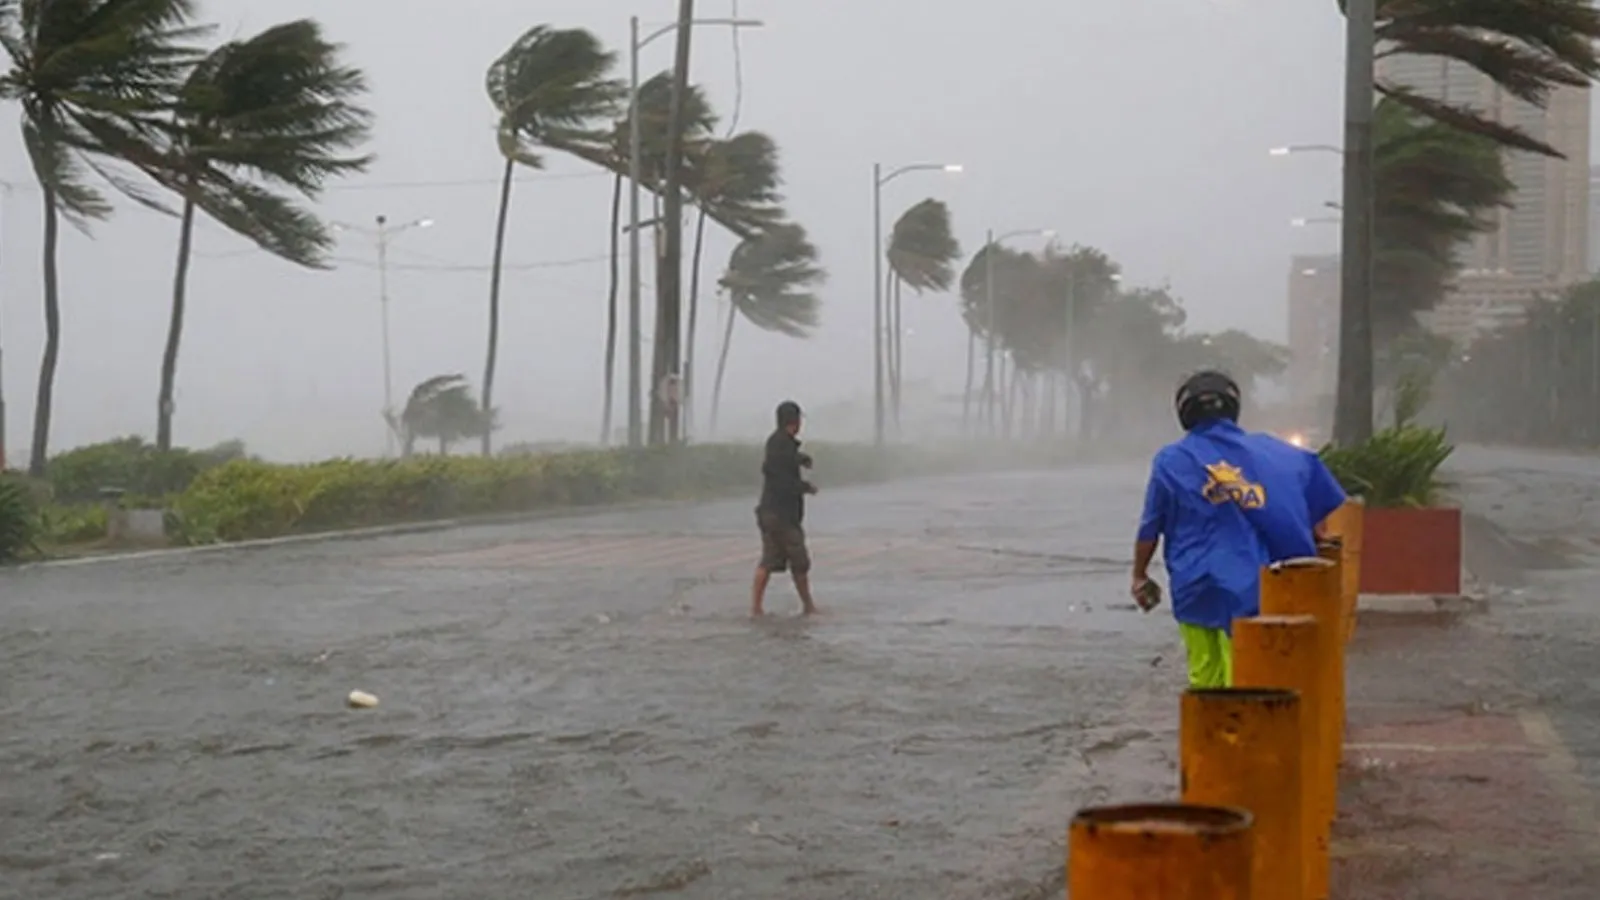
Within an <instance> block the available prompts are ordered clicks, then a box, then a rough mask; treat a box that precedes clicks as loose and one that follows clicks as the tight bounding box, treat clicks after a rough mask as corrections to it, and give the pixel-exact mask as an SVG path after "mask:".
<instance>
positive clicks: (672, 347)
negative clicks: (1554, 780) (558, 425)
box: [650, 0, 694, 444]
mask: <svg viewBox="0 0 1600 900" xmlns="http://www.w3.org/2000/svg"><path fill="white" fill-rule="evenodd" d="M693 36H694V0H678V33H677V35H676V37H677V39H678V42H677V43H678V48H677V55H676V57H675V59H674V62H673V67H672V100H671V105H670V107H669V112H668V115H667V158H666V171H665V172H664V173H663V174H662V181H663V184H662V210H661V218H662V222H661V226H662V242H661V243H662V247H661V259H660V263H659V267H658V269H657V273H656V341H655V348H654V352H653V353H652V354H651V356H652V361H653V365H652V366H651V379H650V383H651V384H653V385H654V384H660V383H661V381H662V379H663V378H666V377H667V376H668V375H676V374H677V373H678V372H679V371H681V370H682V368H683V366H682V362H681V360H680V356H681V355H682V332H683V329H682V324H681V323H682V320H683V316H682V312H683V188H682V184H683V131H684V121H683V113H684V109H683V107H684V98H685V97H686V96H687V95H688V92H689V50H690V39H691V38H692V37H693ZM668 414H669V409H668V405H667V404H665V403H663V402H662V400H661V397H660V395H659V392H657V391H652V392H651V395H650V443H652V444H660V443H662V442H663V441H665V440H666V439H667V435H669V434H675V433H676V432H677V429H676V428H675V427H672V428H669V427H667V421H666V417H667V415H668ZM670 414H672V415H677V412H676V410H672V411H671V412H670Z"/></svg>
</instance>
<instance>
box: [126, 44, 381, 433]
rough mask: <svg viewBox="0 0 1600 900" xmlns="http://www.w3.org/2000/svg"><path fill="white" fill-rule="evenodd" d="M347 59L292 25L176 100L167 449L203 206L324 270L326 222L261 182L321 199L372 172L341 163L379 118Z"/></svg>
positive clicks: (223, 58) (160, 413)
mask: <svg viewBox="0 0 1600 900" xmlns="http://www.w3.org/2000/svg"><path fill="white" fill-rule="evenodd" d="M339 52H340V47H339V46H338V45H336V44H331V43H329V42H327V41H325V40H324V39H323V37H322V29H321V27H320V26H319V25H318V24H317V23H316V22H313V21H310V20H306V19H302V20H299V21H296V22H289V23H286V24H283V25H278V26H276V27H273V28H269V29H267V30H266V31H263V32H262V33H261V34H259V35H257V36H255V37H253V38H251V39H249V40H246V41H233V42H230V43H227V44H223V45H222V46H221V47H218V48H216V49H215V50H213V51H211V52H210V53H208V54H207V55H206V56H205V58H204V59H201V60H200V61H199V62H198V63H196V64H195V66H194V69H193V70H192V71H191V72H190V73H189V78H188V80H187V81H185V82H184V84H183V86H182V88H181V90H180V91H179V93H178V98H177V105H176V110H175V116H174V126H175V127H174V128H173V129H172V143H171V146H170V147H169V148H168V153H167V155H166V158H165V159H163V160H162V161H161V163H160V165H159V168H153V167H147V170H148V171H150V172H151V174H152V175H154V176H155V177H156V178H157V180H159V181H160V182H161V183H162V184H164V185H166V186H167V187H169V188H171V189H172V190H174V191H176V192H177V193H178V194H179V195H180V196H181V197H182V198H183V218H182V226H181V230H180V232H179V237H178V264H177V272H176V274H175V276H174V277H173V285H172V316H171V322H170V324H169V326H168V329H167V346H166V351H165V353H164V354H163V355H162V359H161V390H160V396H159V397H158V401H157V412H156V448H157V449H159V450H167V449H170V448H171V446H172V411H173V405H172V394H173V385H174V383H175V381H176V379H177V369H178V348H179V343H180V341H181V339H182V335H183V317H184V304H185V299H186V297H185V291H186V286H187V282H188V274H189V257H190V249H191V247H192V246H193V237H194V219H195V210H196V208H199V209H200V210H201V211H203V212H205V213H206V214H207V215H209V216H210V217H211V218H213V219H215V220H216V221H218V222H220V223H222V224H223V225H224V226H226V227H227V228H228V229H230V230H232V231H233V232H235V233H237V234H240V235H242V236H244V237H246V238H249V239H250V240H252V241H254V242H255V243H256V244H257V245H258V246H259V247H261V248H262V249H263V250H266V251H267V252H268V253H271V254H273V255H274V256H277V257H279V258H281V259H286V260H288V261H289V262H292V263H295V264H296V265H301V266H306V267H308V268H321V267H322V266H323V265H324V259H325V254H326V251H327V250H328V248H329V247H330V246H331V245H332V238H331V237H330V236H329V234H328V232H327V230H326V229H325V228H324V227H323V225H322V223H321V222H319V221H318V220H317V217H316V216H315V215H313V214H312V213H310V212H309V211H307V210H305V209H302V208H301V207H299V206H297V205H296V204H295V203H294V202H293V201H292V200H290V199H289V198H286V197H283V196H280V195H278V194H275V193H272V192H271V191H269V190H267V189H265V188H263V187H261V186H259V185H257V184H255V183H253V182H252V181H251V179H252V178H258V179H261V180H262V181H266V182H268V183H269V184H272V185H275V186H283V187H286V188H289V189H291V190H293V191H295V192H297V193H299V194H301V195H303V196H305V197H308V198H312V199H314V198H316V197H317V196H318V194H319V193H320V192H321V189H322V184H323V182H324V181H325V180H326V179H328V178H330V177H334V176H338V175H344V174H347V173H351V172H359V171H362V170H363V169H365V168H366V167H367V164H368V163H369V161H370V160H371V157H369V156H345V155H342V151H345V150H348V149H350V148H353V147H355V146H357V145H359V144H361V143H362V142H364V141H365V140H366V139H367V136H368V133H369V130H370V122H371V119H372V117H371V114H370V113H368V112H367V111H366V110H365V109H363V108H361V107H360V106H357V105H355V103H354V102H352V101H353V99H354V98H356V97H358V96H359V95H361V94H362V93H364V92H365V91H366V84H365V79H364V78H363V76H362V74H361V73H360V72H359V71H358V70H356V69H352V68H349V67H346V66H343V65H341V64H340V62H339V59H338V56H339Z"/></svg>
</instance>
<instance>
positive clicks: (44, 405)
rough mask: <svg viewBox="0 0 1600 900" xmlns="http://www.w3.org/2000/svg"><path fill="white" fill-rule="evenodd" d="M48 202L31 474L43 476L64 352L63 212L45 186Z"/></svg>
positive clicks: (43, 187) (44, 193)
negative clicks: (59, 260)
mask: <svg viewBox="0 0 1600 900" xmlns="http://www.w3.org/2000/svg"><path fill="white" fill-rule="evenodd" d="M41 188H42V194H43V198H42V199H43V203H44V357H43V358H42V359H41V360H40V361H39V393H38V396H37V397H36V398H35V399H34V406H33V448H32V451H33V452H32V456H31V457H30V458H29V460H28V474H29V475H31V476H33V477H34V478H43V477H44V475H45V467H46V464H47V462H48V458H49V455H50V412H51V404H52V403H53V402H54V398H55V386H56V360H57V358H59V357H60V355H61V293H60V290H61V285H60V281H59V279H58V278H57V273H56V245H57V243H58V242H59V239H60V231H61V222H60V214H59V213H58V212H57V210H56V192H55V191H54V190H52V189H50V188H49V187H48V186H43V185H42V186H41Z"/></svg>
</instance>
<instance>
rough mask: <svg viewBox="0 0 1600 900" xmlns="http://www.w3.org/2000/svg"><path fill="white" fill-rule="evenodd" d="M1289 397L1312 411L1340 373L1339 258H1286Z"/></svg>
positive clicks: (1327, 394)
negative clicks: (1287, 272)
mask: <svg viewBox="0 0 1600 900" xmlns="http://www.w3.org/2000/svg"><path fill="white" fill-rule="evenodd" d="M1288 298H1289V317H1288V318H1289V371H1288V383H1289V396H1290V401H1291V402H1292V403H1294V404H1295V405H1296V406H1299V407H1301V408H1303V409H1310V408H1312V407H1313V406H1315V405H1316V404H1317V403H1319V402H1321V400H1322V398H1324V397H1327V396H1329V395H1331V394H1332V393H1333V391H1334V385H1335V383H1336V379H1337V377H1338V371H1339V257H1338V255H1336V254H1331V255H1330V254H1323V255H1315V256H1294V257H1290V259H1289V290H1288Z"/></svg>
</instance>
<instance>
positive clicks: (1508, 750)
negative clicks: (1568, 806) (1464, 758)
mask: <svg viewBox="0 0 1600 900" xmlns="http://www.w3.org/2000/svg"><path fill="white" fill-rule="evenodd" d="M1344 749H1345V752H1346V753H1350V752H1352V751H1354V752H1359V753H1496V754H1512V755H1516V754H1540V753H1543V752H1545V751H1543V750H1542V749H1540V748H1536V747H1524V746H1520V745H1518V744H1384V743H1371V744H1345V745H1344Z"/></svg>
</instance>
